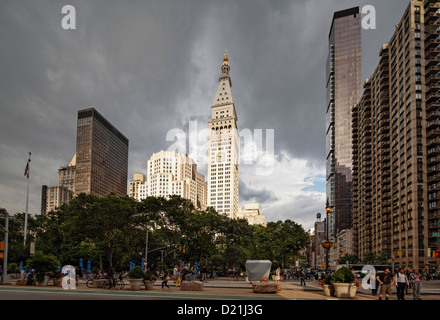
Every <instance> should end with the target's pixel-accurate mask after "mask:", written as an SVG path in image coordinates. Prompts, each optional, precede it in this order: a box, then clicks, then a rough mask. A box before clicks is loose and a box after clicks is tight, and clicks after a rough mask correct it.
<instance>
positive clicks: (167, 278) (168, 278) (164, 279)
mask: <svg viewBox="0 0 440 320" xmlns="http://www.w3.org/2000/svg"><path fill="white" fill-rule="evenodd" d="M168 280H170V277H169V276H168V273H166V272H165V273H164V274H163V278H162V290H163V287H164V286H165V287H167V288H168V289H169V288H170V287H169V286H168Z"/></svg>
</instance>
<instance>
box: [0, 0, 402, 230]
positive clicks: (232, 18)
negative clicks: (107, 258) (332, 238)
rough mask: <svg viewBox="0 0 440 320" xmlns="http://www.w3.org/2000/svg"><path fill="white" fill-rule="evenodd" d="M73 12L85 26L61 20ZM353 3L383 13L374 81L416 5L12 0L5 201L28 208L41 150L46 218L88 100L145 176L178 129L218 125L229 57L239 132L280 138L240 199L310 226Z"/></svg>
mask: <svg viewBox="0 0 440 320" xmlns="http://www.w3.org/2000/svg"><path fill="white" fill-rule="evenodd" d="M67 4H69V5H73V6H74V7H75V8H76V29H75V30H64V29H63V28H62V26H61V20H62V18H63V14H62V13H61V9H62V7H63V6H64V5H67ZM355 5H359V6H361V7H362V6H364V5H374V6H375V8H376V12H377V29H376V30H368V31H363V34H362V36H363V73H364V78H366V77H368V76H369V74H370V73H372V72H373V70H374V68H375V66H376V64H377V62H378V52H379V49H380V46H381V45H382V44H383V43H385V42H387V41H388V40H389V38H390V37H391V35H392V33H393V31H394V25H395V24H396V23H397V22H398V21H399V20H400V17H401V16H402V14H403V12H404V10H405V8H406V6H407V5H408V1H401V0H391V1H386V3H385V1H379V0H374V1H373V0H371V1H367V0H365V1H354V2H353V1H352V0H308V1H285V0H279V1H263V0H215V1H214V0H156V1H135V0H133V1H115V0H113V1H108V0H106V1H104V0H94V1H84V0H83V1H75V0H70V1H58V0H57V1H55V0H52V1H49V0H39V1H33V0H21V1H13V0H4V1H2V2H0V43H1V44H2V45H1V49H0V74H1V75H2V77H1V78H0V108H1V117H0V137H1V138H0V139H1V140H0V154H1V163H0V164H1V165H0V207H4V208H6V209H7V210H8V211H9V212H10V213H16V212H23V211H24V210H25V198H26V179H25V178H24V176H23V173H24V168H25V165H26V160H27V155H28V152H29V151H30V152H32V162H31V185H30V186H31V189H30V203H29V212H30V213H31V214H38V213H39V212H40V205H41V185H55V184H56V179H57V170H58V168H59V167H60V166H61V165H62V164H64V165H67V164H68V163H69V162H70V160H71V158H72V157H73V155H74V153H75V145H76V141H75V140H76V116H77V111H78V110H79V109H83V108H88V107H90V106H94V107H95V108H96V109H97V110H98V111H99V112H100V113H101V114H102V115H104V117H106V118H107V119H108V120H109V121H110V122H111V123H113V124H114V125H115V126H116V127H117V128H118V129H119V130H120V131H121V132H122V133H123V134H124V135H125V136H126V137H127V138H128V139H129V141H130V149H129V176H128V178H129V179H130V178H131V177H132V175H133V173H134V172H141V173H146V162H147V160H148V158H149V157H150V156H151V154H152V153H154V152H158V151H160V150H164V149H167V148H168V147H169V145H170V142H169V141H166V135H167V132H169V131H170V130H172V129H174V128H181V129H182V130H186V128H187V127H188V123H189V121H197V123H198V125H199V129H202V128H203V127H204V126H207V119H209V117H210V107H211V105H212V102H213V99H214V95H215V91H216V87H217V84H218V77H219V76H220V66H221V62H222V58H223V53H224V51H225V49H227V50H228V56H229V62H230V66H231V79H232V95H233V98H234V102H235V106H236V110H237V116H238V126H239V128H240V130H241V129H244V128H249V129H250V130H255V129H262V130H265V129H273V130H274V143H275V145H274V151H275V162H274V171H273V173H272V175H270V176H266V177H264V176H256V175H255V173H254V171H253V169H252V166H251V165H247V166H243V167H240V205H244V202H247V201H258V202H260V205H261V210H262V213H263V214H264V215H266V219H267V221H272V220H277V219H288V218H289V219H293V220H296V221H298V222H300V223H302V224H304V225H305V226H306V227H307V228H310V227H311V226H312V224H313V221H314V219H315V215H316V212H318V211H322V210H324V209H323V208H324V204H325V92H326V90H325V70H326V69H325V63H326V59H327V46H328V32H329V28H330V24H331V19H332V16H333V12H334V11H338V10H342V9H346V8H349V7H352V6H355ZM200 170H201V171H202V173H206V172H204V171H203V170H206V166H204V165H203V164H201V165H200Z"/></svg>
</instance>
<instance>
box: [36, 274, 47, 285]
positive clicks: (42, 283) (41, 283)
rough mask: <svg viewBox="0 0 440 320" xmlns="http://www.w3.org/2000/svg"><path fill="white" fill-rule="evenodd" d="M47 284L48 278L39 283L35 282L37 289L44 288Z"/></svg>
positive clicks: (45, 277)
mask: <svg viewBox="0 0 440 320" xmlns="http://www.w3.org/2000/svg"><path fill="white" fill-rule="evenodd" d="M48 284H49V276H44V280H43V281H41V282H39V281H37V282H36V285H37V286H39V287H46V286H47V285H48Z"/></svg>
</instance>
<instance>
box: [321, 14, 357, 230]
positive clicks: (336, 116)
mask: <svg viewBox="0 0 440 320" xmlns="http://www.w3.org/2000/svg"><path fill="white" fill-rule="evenodd" d="M361 46H362V43H361V14H360V12H359V7H355V8H351V9H347V10H343V11H338V12H335V13H334V15H333V20H332V24H331V28H330V33H329V54H328V59H327V106H326V146H327V150H326V160H327V174H326V179H327V190H326V196H327V200H328V201H329V204H330V206H331V208H332V211H331V212H332V214H331V215H330V219H329V230H330V236H332V237H333V236H335V235H336V234H337V233H338V232H339V231H342V230H344V229H347V228H351V226H352V173H351V170H352V151H351V149H352V135H351V110H352V107H353V106H354V105H355V104H356V103H357V102H358V100H359V98H360V97H361V94H362V67H361V58H362V51H361Z"/></svg>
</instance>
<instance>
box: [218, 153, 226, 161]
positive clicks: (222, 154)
mask: <svg viewBox="0 0 440 320" xmlns="http://www.w3.org/2000/svg"><path fill="white" fill-rule="evenodd" d="M223 161H225V155H224V153H223V152H221V151H219V152H217V163H222V162H223Z"/></svg>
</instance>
